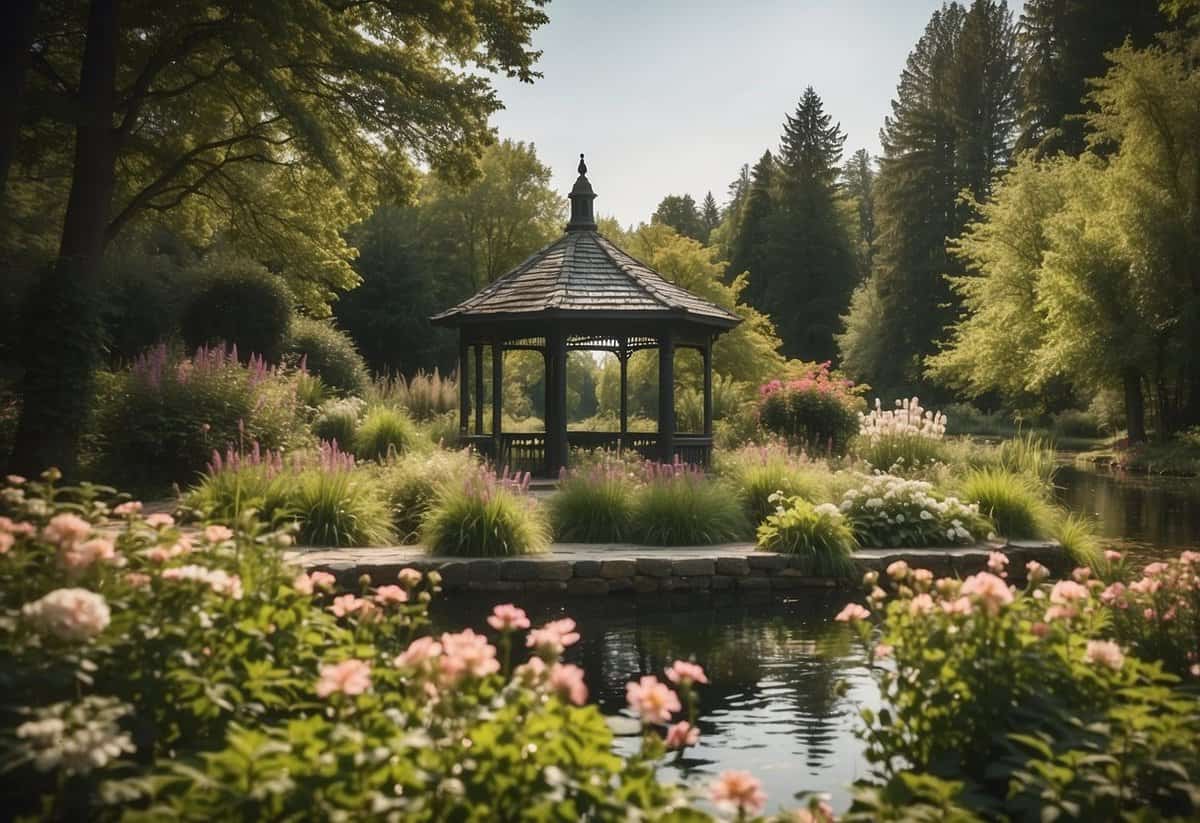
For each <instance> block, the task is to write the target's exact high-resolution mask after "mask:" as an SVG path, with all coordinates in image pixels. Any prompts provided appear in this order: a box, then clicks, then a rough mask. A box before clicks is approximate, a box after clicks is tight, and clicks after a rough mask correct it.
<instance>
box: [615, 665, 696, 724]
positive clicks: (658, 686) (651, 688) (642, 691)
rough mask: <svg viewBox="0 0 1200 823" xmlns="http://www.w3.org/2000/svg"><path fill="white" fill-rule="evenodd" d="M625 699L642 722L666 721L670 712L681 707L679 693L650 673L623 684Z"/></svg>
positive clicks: (669, 717)
mask: <svg viewBox="0 0 1200 823" xmlns="http://www.w3.org/2000/svg"><path fill="white" fill-rule="evenodd" d="M625 700H626V701H627V702H628V703H629V708H631V709H633V711H634V713H635V714H637V715H638V717H640V718H641V719H642V722H643V723H666V722H668V721H670V719H671V713H672V712H677V711H679V710H680V709H681V708H683V707H682V706H681V705H680V703H679V695H677V694H675V692H673V691H672V690H671V689H670V687H669V686H667V684H665V683H660V682H659V681H658V678H657V677H655V676H654V675H650V674H648V675H644V676H643V677H642V678H641V679H640V680H638V681H636V682H630V683H627V684H626V685H625Z"/></svg>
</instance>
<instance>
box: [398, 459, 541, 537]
mask: <svg viewBox="0 0 1200 823" xmlns="http://www.w3.org/2000/svg"><path fill="white" fill-rule="evenodd" d="M529 480H530V476H529V473H528V472H526V473H524V474H518V475H513V476H509V474H508V472H507V470H505V472H504V473H503V474H500V475H497V474H496V473H495V472H493V471H491V470H488V469H482V468H481V469H479V470H477V471H475V472H473V473H472V474H470V475H469V476H468V477H467V478H466V479H465V480H463V481H461V482H459V483H457V484H447V485H445V486H443V487H442V488H441V489H440V490H439V492H438V495H437V497H436V499H435V501H434V503H433V505H432V506H431V507H430V509H429V512H428V513H427V514H426V516H425V519H424V520H423V522H422V525H421V540H422V542H423V543H424V544H425V546H426V547H427V548H428V549H429V551H430V553H432V554H450V555H464V556H468V557H492V556H496V557H506V556H512V555H520V554H536V553H538V552H543V551H545V550H546V548H547V547H548V546H549V545H550V526H549V522H548V520H547V518H546V513H545V511H544V510H543V508H542V507H541V506H540V505H539V504H538V501H537V500H536V499H535V498H534V497H533V495H531V494H529V493H528V492H529Z"/></svg>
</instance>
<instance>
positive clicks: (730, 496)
mask: <svg viewBox="0 0 1200 823" xmlns="http://www.w3.org/2000/svg"><path fill="white" fill-rule="evenodd" d="M748 531H749V529H748V527H747V524H746V520H745V517H744V516H743V515H742V510H741V506H740V505H739V503H738V499H737V495H735V494H734V493H733V491H732V490H731V489H730V488H729V487H728V486H726V485H725V484H724V483H723V482H721V481H719V480H714V479H712V478H709V477H706V476H705V474H704V472H703V471H702V470H701V469H699V468H697V467H695V466H690V465H687V464H684V463H680V462H679V460H678V458H676V461H675V462H674V463H645V464H643V466H642V482H641V485H640V486H639V488H638V489H637V492H636V495H635V497H634V509H633V539H634V541H635V542H637V543H642V544H644V545H647V546H702V545H709V544H713V543H725V542H728V541H731V540H738V539H740V538H742V537H744V536H745V535H746V533H747V532H748Z"/></svg>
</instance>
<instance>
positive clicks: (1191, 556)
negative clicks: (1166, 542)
mask: <svg viewBox="0 0 1200 823" xmlns="http://www.w3.org/2000/svg"><path fill="white" fill-rule="evenodd" d="M1179 562H1181V563H1187V564H1189V565H1190V564H1192V563H1200V552H1192V551H1187V552H1184V553H1183V554H1181V555H1179Z"/></svg>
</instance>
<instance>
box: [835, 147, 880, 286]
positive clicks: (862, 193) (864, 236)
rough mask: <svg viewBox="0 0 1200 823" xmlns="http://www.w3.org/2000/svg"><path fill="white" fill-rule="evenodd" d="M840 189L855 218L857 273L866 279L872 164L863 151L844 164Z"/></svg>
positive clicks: (871, 245) (871, 218)
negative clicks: (856, 225) (856, 221)
mask: <svg viewBox="0 0 1200 823" xmlns="http://www.w3.org/2000/svg"><path fill="white" fill-rule="evenodd" d="M842 190H843V192H844V193H845V195H846V196H847V197H849V198H850V201H851V203H852V204H853V206H854V211H855V213H856V216H857V218H858V257H859V271H860V273H861V274H862V275H863V276H866V275H867V274H869V273H870V271H871V257H872V254H873V250H874V247H875V165H874V161H873V160H872V159H871V155H870V154H869V153H868V152H867V150H866V149H859V150H858V151H856V152H854V154H853V155H851V156H850V159H849V160H848V161H846V165H845V167H844V168H843V169H842Z"/></svg>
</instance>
